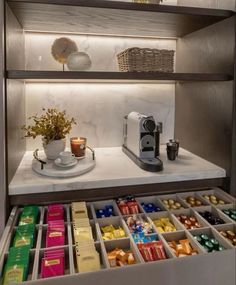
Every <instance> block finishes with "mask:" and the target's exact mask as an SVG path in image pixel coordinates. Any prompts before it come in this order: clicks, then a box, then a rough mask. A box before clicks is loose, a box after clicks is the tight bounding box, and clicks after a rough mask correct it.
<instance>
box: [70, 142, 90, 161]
mask: <svg viewBox="0 0 236 285" xmlns="http://www.w3.org/2000/svg"><path fill="white" fill-rule="evenodd" d="M86 142H87V139H86V138H83V137H81V138H80V137H73V138H71V139H70V147H71V152H72V153H73V154H74V155H75V157H84V156H85V150H86Z"/></svg>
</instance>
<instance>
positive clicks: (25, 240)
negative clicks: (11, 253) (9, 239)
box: [13, 233, 34, 248]
mask: <svg viewBox="0 0 236 285" xmlns="http://www.w3.org/2000/svg"><path fill="white" fill-rule="evenodd" d="M33 241H34V240H33V235H32V234H23V235H22V234H20V233H17V234H16V235H15V238H14V241H13V246H14V247H21V246H24V245H29V246H30V248H32V247H33Z"/></svg>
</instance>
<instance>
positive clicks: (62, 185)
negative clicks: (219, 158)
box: [9, 146, 226, 195]
mask: <svg viewBox="0 0 236 285" xmlns="http://www.w3.org/2000/svg"><path fill="white" fill-rule="evenodd" d="M95 151H96V167H95V168H94V169H93V170H92V171H91V172H89V173H86V174H84V175H81V176H78V177H75V178H69V179H68V178H66V179H53V178H48V177H43V176H40V175H38V174H36V173H34V171H33V170H32V168H31V163H32V152H31V151H27V152H26V154H25V156H24V158H23V160H22V162H21V164H20V166H19V168H18V170H17V172H16V174H15V176H14V178H13V180H12V181H11V183H10V186H9V195H19V194H34V193H49V192H58V191H66V190H85V189H92V188H104V187H116V186H126V185H140V184H153V183H164V182H175V181H187V180H199V179H210V178H222V177H225V176H226V172H225V170H224V169H222V168H220V167H218V166H216V165H214V164H212V163H210V162H208V161H206V160H204V159H202V158H200V157H198V156H196V155H194V154H192V153H190V152H188V151H186V150H184V149H182V148H181V149H180V152H179V157H178V158H177V160H175V161H168V160H167V156H166V151H165V146H162V147H161V156H160V158H161V159H162V160H163V163H164V170H163V171H162V172H158V173H153V172H147V171H144V170H142V169H140V168H139V167H138V166H137V165H136V164H135V163H134V162H133V161H132V160H130V159H129V158H128V157H127V156H126V155H125V154H124V153H123V152H122V149H121V147H111V148H97V149H95Z"/></svg>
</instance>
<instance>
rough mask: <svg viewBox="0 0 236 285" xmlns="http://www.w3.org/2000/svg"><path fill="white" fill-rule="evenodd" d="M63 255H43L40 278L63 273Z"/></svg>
mask: <svg viewBox="0 0 236 285" xmlns="http://www.w3.org/2000/svg"><path fill="white" fill-rule="evenodd" d="M64 264H65V262H64V258H63V257H55V256H54V257H44V258H42V265H41V278H49V277H54V276H60V275H64V274H65V268H64Z"/></svg>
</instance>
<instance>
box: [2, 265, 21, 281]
mask: <svg viewBox="0 0 236 285" xmlns="http://www.w3.org/2000/svg"><path fill="white" fill-rule="evenodd" d="M23 281H26V277H25V265H24V264H23V263H22V264H15V265H11V264H8V263H7V264H6V265H5V270H4V274H3V285H8V284H12V283H20V282H23Z"/></svg>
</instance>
